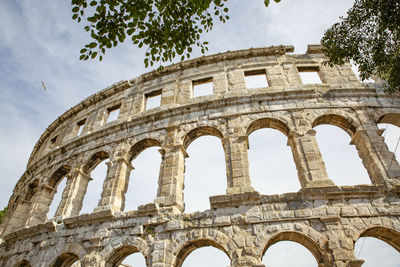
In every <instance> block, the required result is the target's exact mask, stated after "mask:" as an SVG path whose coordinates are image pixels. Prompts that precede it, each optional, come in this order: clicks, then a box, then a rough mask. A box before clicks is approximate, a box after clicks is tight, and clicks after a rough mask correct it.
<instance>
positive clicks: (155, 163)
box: [51, 117, 371, 212]
mask: <svg viewBox="0 0 400 267" xmlns="http://www.w3.org/2000/svg"><path fill="white" fill-rule="evenodd" d="M328 122H329V123H333V124H334V125H340V126H341V127H340V129H347V131H345V132H346V133H348V131H349V130H351V131H355V129H354V127H352V126H349V125H350V124H349V123H348V122H346V121H345V120H344V119H343V118H340V117H333V118H330V119H325V120H323V119H321V118H319V119H318V120H317V121H316V123H315V124H316V125H318V126H316V128H318V127H328V130H329V131H332V132H333V133H334V135H333V136H335V135H339V134H340V131H333V130H334V129H333V128H335V127H334V126H331V127H329V126H321V125H320V124H323V123H328ZM346 125H347V126H346ZM338 127H339V126H338ZM267 128H270V129H272V130H267ZM264 130H265V131H268V133H267V134H265V135H264V137H265V136H272V135H274V134H275V135H279V137H278V138H275V139H274V140H280V141H279V144H278V143H275V142H274V140H272V142H268V140H266V142H265V143H266V144H265V145H263V143H262V140H261V139H262V136H261V138H254V139H252V136H254V135H257V134H258V133H259V132H262V131H264ZM275 131H276V132H275ZM274 132H275V133H274ZM278 132H280V134H277V133H278ZM318 132H319V130H318V131H317V133H318ZM282 133H284V134H289V130H288V127H287V126H286V125H284V124H283V123H282V122H280V121H278V120H268V121H267V120H259V121H256V122H254V123H252V124H251V125H250V127H249V128H248V130H247V134H248V136H249V139H250V141H249V146H250V148H251V149H253V148H254V150H256V151H257V150H268V148H269V146H271V147H273V146H274V145H277V144H278V145H279V151H284V149H285V144H286V143H287V141H286V140H285V138H284V136H285V135H281V134H282ZM205 135H206V136H212V137H206V138H205V139H206V140H205V141H206V142H202V143H199V145H197V148H195V149H194V151H195V150H196V149H197V151H199V150H200V154H201V156H202V157H203V158H207V160H208V164H207V165H208V166H207V168H205V169H207V170H210V171H209V172H206V171H202V169H204V168H203V167H199V166H202V164H196V162H194V161H192V159H191V157H192V155H193V156H195V153H191V152H192V151H191V146H192V145H191V144H192V143H193V146H196V143H197V142H195V140H197V139H198V138H200V137H201V138H200V139H202V138H204V136H205ZM331 136H332V135H331ZM213 137H214V138H213ZM215 137H217V138H215ZM317 137H318V135H317ZM286 138H287V137H286ZM218 139H221V140H222V139H223V135H222V133H221V132H219V131H218V130H217V129H215V128H211V127H201V128H197V129H196V130H193V131H190V132H189V133H188V134H187V136H186V137H185V138H184V142H183V144H184V147H185V148H186V149H187V151H188V154H189V155H190V156H191V157H189V158H188V159H187V160H186V161H187V163H186V169H187V171H186V176H189V175H190V174H191V173H193V175H192V176H193V179H191V181H190V183H192V184H193V185H189V179H187V181H185V187H188V185H189V186H192V187H193V188H197V189H198V188H201V187H204V183H203V184H202V182H203V180H204V178H203V179H202V178H201V177H198V175H196V174H198V173H200V174H204V173H205V175H204V177H209V176H212V177H214V178H217V177H218V176H219V177H223V176H224V167H225V162H224V159H223V157H224V151H223V144H218V142H219V141H218ZM258 139H260V140H258ZM253 141H254V144H253ZM345 141H347V142H348V143H350V141H351V138H350V137H348V139H347V140H345ZM332 142H334V140H333V141H332ZM203 146H204V147H205V148H206V149H207V147H208V148H213V149H214V151H213V153H208V154H207V152H206V151H201V149H202V147H203ZM218 146H219V147H218ZM337 147H338V146H336V145H335V146H333V147H331V148H329V146H328V150H329V149H335V148H337ZM349 147H350V146H349ZM158 148H161V142H159V141H157V140H154V139H145V140H142V141H140V142H138V143H136V144H135V145H133V146H132V148H131V150H130V151H129V153H128V160H129V162H132V161H133V162H134V164H133V165H134V166H139V167H136V168H137V169H138V170H136V169H135V170H133V171H132V173H134V176H135V177H132V175H131V177H130V178H129V180H130V182H132V180H133V181H135V182H136V183H135V184H136V186H137V187H138V188H140V189H139V190H136V191H132V190H131V188H132V187H133V186H128V190H130V191H129V192H128V193H127V194H126V197H125V198H126V199H125V210H133V209H136V208H137V206H138V205H140V204H146V203H149V202H152V201H153V200H154V198H155V197H156V194H157V191H156V187H154V185H155V184H157V179H158V169H159V166H160V164H161V155H160V154H159V152H158V151H157V149H158ZM340 148H341V149H342V148H343V147H340ZM273 150H275V151H277V149H273ZM146 152H149V153H146ZM339 152H341V151H338V152H337V153H339ZM142 153H143V154H144V157H140V156H141V155H142ZM258 153H260V152H256V153H255V154H256V155H257V154H258ZM266 154H267V153H266ZM290 154H291V153H290V148H289V147H286V155H285V157H286V158H285V160H284V161H281V162H279V161H275V163H274V164H270V165H266V164H265V161H264V158H260V157H257V156H255V157H252V156H253V154H252V153H251V150H250V151H249V158H250V159H249V165H250V177H252V178H253V177H255V176H259V177H257V179H254V180H253V179H252V184H253V186H254V188H255V189H256V190H258V191H260V192H261V193H267V194H271V193H284V192H289V191H290V190H293V191H297V190H299V189H300V188H301V187H300V184H299V181H298V179H296V178H297V177H296V176H297V174H296V173H295V172H296V167H295V164H294V162H293V158H292V155H290ZM349 154H351V155H352V156H353V157H354V161H352V162H350V163H349V162H347V166H349V167H348V169H346V170H343V172H342V174H347V175H343V176H341V177H339V181H340V178H342V179H341V181H340V182H337V181H336V180H335V182H336V184H338V185H352V184H370V183H371V181H370V180H369V178H368V174H367V172H366V171H365V169H363V167H362V166H361V160H360V159H359V158H358V156H357V152H356V149H355V148H354V147H353V150H352V151H351V150H350V152H349ZM204 155H207V156H204ZM265 156H268V155H265ZM342 156H343V155H341V157H342ZM94 157H96V159H93V158H91V159H90V160H89V161H88V163H87V164H86V165H85V167H84V168H83V169H84V171H85V172H88V171H89V170H91V169H93V166H95V165H97V164H99V161H100V160H105V159H107V158H108V156H107V155H106V154H105V153H104V152H99V153H98V154H95V155H94ZM147 157H149V158H150V157H151V160H149V159H146V158H147ZM270 157H271V161H272V160H274V157H276V155H270ZM138 158H140V160H142V159H143V162H146V163H147V164H144V165H146V167H145V168H140V166H142V164H141V162H140V161H139V162H136V160H137V159H138ZM210 159H211V160H210ZM337 160H339V157H336V161H337ZM346 160H347V159H346ZM357 161H358V162H357ZM192 162H193V164H192ZM253 162H254V163H255V164H253ZM332 162H333V160H332ZM149 163H150V164H149ZM217 163H218V164H217ZM221 163H222V164H221ZM203 164H204V162H203ZM256 164H258V165H259V166H263V165H265V166H267V167H268V171H267V170H265V172H264V171H263V170H262V171H261V172H258V173H257V172H255V171H254V172H253V171H252V166H255V165H256ZM277 164H281V165H280V166H278V168H273V167H274V165H277ZM325 164H327V165H328V166H330V161H325ZM218 165H220V167H218ZM271 165H272V166H271ZM356 165H358V168H357V167H355V166H356ZM100 167H101V168H102V169H103V171H101V172H100V173H102V174H103V176H102V177H99V175H92V174H91V177H93V178H94V180H100V181H104V178H105V175H104V174H106V172H107V166H106V165H105V164H103V166H100ZM332 169H333V170H335V168H332ZM336 169H337V168H336ZM96 170H98V168H96ZM275 170H279V171H282V170H285V171H287V170H290V171H291V177H290V180H289V179H287V181H288V182H287V183H285V182H282V179H285V178H286V177H285V175H286V173H287V172H279V171H277V172H275V173H274V171H275ZM354 170H357V171H359V170H363V173H361V174H358V175H355V171H354ZM138 171H139V172H138ZM150 172H151V173H150ZM266 173H272V175H270V177H271V179H274V175H275V177H277V178H278V177H279V179H277V183H267V182H266V179H265V176H268V175H265V174H266ZM279 174H283V175H279ZM136 177H145V178H146V179H135V178H136ZM350 177H351V179H350ZM148 178H151V181H149V179H148ZM219 180H220V181H219V182H218V181H214V182H215V185H216V184H218V185H219V186H218V187H216V186H214V187H213V188H214V189H219V191H217V190H214V192H213V193H211V194H209V195H213V194H214V195H216V194H224V191H223V190H224V189H225V188H226V184H225V181H224V180H223V179H219ZM210 182H212V181H210ZM91 184H94V183H93V182H90V183H89V186H90V185H91ZM205 184H207V183H205ZM288 184H290V185H292V186H289V187H285V186H282V185H288ZM51 186H52V185H51ZM64 186H65V185H64ZM60 188H63V187H62V186H60ZM276 188H282V189H283V190H281V191H279V190H275V191H274V190H271V189H276ZM287 188H289V191H288V190H286V191H285V189H287ZM204 189H205V188H204ZM101 190H102V184H101V183H97V187H91V188H90V190H88V192H89V193H90V194H91V195H92V197H93V198H92V199H91V201H86V202H84V204H88V203H90V202H91V205H84V207H83V209H82V212H91V211H92V210H93V208H94V207H96V205H97V202H98V200H99V198H100V195H101ZM144 191H145V192H147V193H146V194H141V192H144ZM149 191H150V192H151V193H150V194H149V193H148V192H149ZM189 191H190V192H191V194H190V195H192V194H196V193H197V192H203V191H204V190H189ZM209 195H208V196H209ZM95 196H96V197H97V198H96V197H95ZM129 196H131V197H133V198H130V199H128V197H129ZM135 197H136V199H135ZM193 198H195V199H198V198H197V197H193ZM137 199H140V200H141V202H138V201H136V200H137ZM203 199H204V200H205V202H206V205H208V199H207V198H204V197H203ZM128 200H129V201H128ZM53 202H54V201H53ZM55 203H57V201H56V202H55ZM130 203H135V204H137V206H132V205H129V204H130ZM198 204H200V202H199V201H195V203H193V206H194V207H193V208H191V207H190V206H188V205H187V206H186V208H187V209H186V210H187V211H195V210H201V209H205V208H206V207H205V206H204V204H203V205H202V207H200V209H199V208H197V207H199V205H198ZM53 211H54V206H53Z"/></svg>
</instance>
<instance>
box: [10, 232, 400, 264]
mask: <svg viewBox="0 0 400 267" xmlns="http://www.w3.org/2000/svg"><path fill="white" fill-rule="evenodd" d="M366 238H367V240H368V241H369V242H371V245H372V246H371V248H367V247H365V248H364V250H366V251H365V252H364V253H363V254H361V253H359V252H360V249H361V250H362V249H363V248H362V247H361V246H364V244H365V240H366ZM138 240H139V241H138ZM138 243H140V244H138ZM142 243H143V246H140V245H141V244H142ZM144 243H145V242H144V241H143V240H141V239H136V240H132V241H131V242H125V243H124V244H120V245H119V246H118V247H117V248H115V249H112V250H110V249H108V247H107V248H106V249H105V253H106V254H104V253H101V254H104V259H101V260H103V261H104V262H105V265H104V266H106V267H111V266H136V267H146V266H151V265H152V263H151V260H150V258H149V257H150V255H151V254H149V247H148V246H147V245H145V244H144ZM322 243H323V241H322V240H314V239H313V238H311V237H309V236H308V235H306V234H303V233H300V232H294V231H285V232H280V233H278V234H275V235H273V236H272V237H271V238H269V239H268V240H266V242H264V243H263V245H262V248H261V249H262V250H260V252H261V254H260V256H259V257H260V258H259V259H258V260H259V261H260V262H262V263H263V264H266V265H265V266H271V267H272V266H294V265H295V266H299V267H306V266H307V267H310V266H315V267H318V266H327V264H329V265H330V264H332V258H331V257H330V256H329V255H328V254H329V249H326V245H324V244H322ZM74 245H75V246H74V247H80V248H81V251H80V254H82V250H84V249H83V248H82V247H81V246H79V245H77V244H74ZM373 245H377V247H374V246H373ZM234 247H235V246H234V245H229V242H228V243H219V242H218V241H216V240H215V239H212V238H204V237H199V238H197V239H195V240H191V241H189V242H187V243H185V244H184V245H183V246H181V247H180V248H179V249H178V250H176V252H175V254H174V256H173V262H171V263H170V264H172V265H171V266H174V267H194V266H204V265H207V266H215V267H217V266H232V264H233V265H235V266H236V264H237V263H235V258H237V257H238V256H240V255H238V254H237V253H235V252H234V251H232V249H233V248H234ZM204 248H206V249H204ZM210 248H213V249H210ZM285 249H286V251H285ZM352 249H353V250H354V258H358V257H359V256H360V254H361V255H364V256H367V260H366V262H365V265H363V266H373V265H371V264H373V263H375V262H376V261H374V260H373V259H372V260H370V259H369V257H368V254H370V253H372V254H374V253H375V255H377V254H376V252H378V254H379V250H382V252H383V253H384V254H385V255H386V257H389V258H386V260H385V259H379V262H380V263H381V264H380V266H382V267H395V266H397V265H396V264H398V262H399V260H400V253H399V252H400V233H399V232H397V231H395V230H393V229H389V228H385V227H372V228H369V229H367V230H365V231H363V232H362V233H361V234H360V235H359V237H358V238H356V239H355V240H354V242H353V248H352ZM67 250H68V249H67ZM388 253H389V254H388ZM290 255H292V256H295V257H294V258H293V257H288V256H290ZM80 256H81V257H82V256H83V257H84V256H85V255H83V254H82V255H80ZM80 256H78V253H77V251H74V250H71V251H65V252H63V253H62V254H61V255H59V256H57V257H56V258H55V259H53V260H52V261H51V263H50V265H49V266H51V267H61V266H62V267H70V266H72V267H78V266H79V267H80V266H81V265H80V261H82V260H83V259H82V258H80ZM14 266H15V267H27V266H31V265H30V264H29V261H28V260H27V259H24V260H22V261H20V262H19V263H17V264H16V265H14Z"/></svg>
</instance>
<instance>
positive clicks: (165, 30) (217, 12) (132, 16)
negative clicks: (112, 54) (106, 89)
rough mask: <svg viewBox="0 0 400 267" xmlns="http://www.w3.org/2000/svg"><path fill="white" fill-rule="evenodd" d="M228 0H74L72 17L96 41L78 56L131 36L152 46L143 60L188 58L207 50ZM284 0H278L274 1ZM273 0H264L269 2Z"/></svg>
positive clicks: (96, 52) (149, 62)
mask: <svg viewBox="0 0 400 267" xmlns="http://www.w3.org/2000/svg"><path fill="white" fill-rule="evenodd" d="M226 1H228V0H72V1H71V3H72V13H73V15H72V19H74V20H76V21H77V22H84V23H86V24H85V25H84V29H85V30H86V31H87V32H88V33H90V36H91V38H92V39H93V40H92V42H90V43H89V44H86V45H85V47H84V48H82V49H81V51H80V53H81V56H80V59H81V60H88V59H94V58H96V57H98V58H99V59H100V61H101V60H102V59H103V56H104V54H105V52H106V49H107V48H112V47H115V46H117V45H118V44H119V43H122V42H124V41H125V39H130V40H131V41H132V43H133V44H135V45H137V46H138V47H143V46H148V49H147V51H146V58H145V60H144V64H145V66H146V67H148V66H149V65H150V66H153V64H154V63H156V62H159V61H162V62H166V61H170V60H172V59H173V58H175V57H176V56H180V59H181V60H184V59H185V57H186V58H189V57H190V53H191V52H192V50H193V47H194V46H197V47H199V48H200V49H201V52H202V53H203V54H204V53H205V51H206V50H208V48H207V44H208V42H206V41H204V42H202V41H200V37H201V35H202V34H203V33H204V32H208V31H210V30H212V28H213V25H214V24H213V23H214V22H213V21H214V18H217V19H219V20H220V21H222V22H224V23H225V22H226V21H227V20H228V19H229V16H228V15H227V13H228V11H229V10H228V8H227V7H225V2H226ZM274 1H275V2H280V0H274ZM269 2H270V1H269V0H264V3H265V5H266V6H268V5H269Z"/></svg>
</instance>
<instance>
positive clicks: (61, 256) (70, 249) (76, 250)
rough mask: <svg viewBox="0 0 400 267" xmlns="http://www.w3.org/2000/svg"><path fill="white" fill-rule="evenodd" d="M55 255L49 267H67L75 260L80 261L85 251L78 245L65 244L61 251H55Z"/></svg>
mask: <svg viewBox="0 0 400 267" xmlns="http://www.w3.org/2000/svg"><path fill="white" fill-rule="evenodd" d="M56 253H57V255H58V256H56V257H55V258H54V259H53V260H52V261H51V263H50V265H49V266H51V267H69V266H71V265H72V264H73V263H74V262H76V261H77V260H80V259H82V258H83V257H84V256H85V255H86V254H87V252H86V250H85V249H84V248H83V246H82V245H80V244H78V243H75V242H74V243H67V244H66V245H65V246H63V247H62V249H61V251H56Z"/></svg>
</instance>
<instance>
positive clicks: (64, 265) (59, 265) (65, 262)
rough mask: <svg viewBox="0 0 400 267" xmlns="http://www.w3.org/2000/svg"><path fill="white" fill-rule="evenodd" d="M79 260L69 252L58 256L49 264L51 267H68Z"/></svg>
mask: <svg viewBox="0 0 400 267" xmlns="http://www.w3.org/2000/svg"><path fill="white" fill-rule="evenodd" d="M78 260H79V257H78V256H77V255H76V254H74V253H70V252H66V253H63V254H61V255H60V256H58V257H57V258H56V259H55V260H54V261H53V262H52V263H51V264H50V266H51V267H69V266H71V265H72V264H74V263H75V262H76V261H78Z"/></svg>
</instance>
